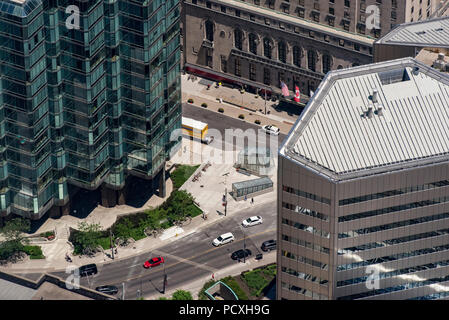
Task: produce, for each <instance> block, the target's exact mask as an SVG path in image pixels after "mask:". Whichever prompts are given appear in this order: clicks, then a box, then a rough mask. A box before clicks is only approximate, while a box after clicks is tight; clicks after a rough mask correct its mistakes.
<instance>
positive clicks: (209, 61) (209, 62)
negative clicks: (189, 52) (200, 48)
mask: <svg viewBox="0 0 449 320" xmlns="http://www.w3.org/2000/svg"><path fill="white" fill-rule="evenodd" d="M212 59H213V58H212V50H207V52H206V65H207V66H208V67H209V68H212V67H213V60H212Z"/></svg>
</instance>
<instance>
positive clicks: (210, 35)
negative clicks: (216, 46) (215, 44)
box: [205, 20, 214, 41]
mask: <svg viewBox="0 0 449 320" xmlns="http://www.w3.org/2000/svg"><path fill="white" fill-rule="evenodd" d="M205 26H206V39H207V40H209V41H214V23H213V22H212V21H210V20H207V21H206V23H205Z"/></svg>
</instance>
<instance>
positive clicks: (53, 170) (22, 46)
mask: <svg viewBox="0 0 449 320" xmlns="http://www.w3.org/2000/svg"><path fill="white" fill-rule="evenodd" d="M73 8H75V9H73ZM77 10H79V15H78V11H77ZM77 17H79V19H77ZM78 21H79V26H78V24H77V23H78ZM179 23H180V1H179V0H168V1H163V0H153V1H151V0H71V1H68V0H0V66H1V69H0V70H1V71H0V158H1V163H0V184H1V186H0V188H1V189H0V210H1V215H2V216H5V215H8V214H9V213H15V214H18V215H22V216H25V217H29V218H32V219H38V218H40V217H42V216H43V215H44V214H45V212H47V211H48V210H49V209H50V208H53V209H52V210H55V208H56V210H62V211H60V212H64V210H66V209H64V208H67V205H68V203H69V192H68V184H70V185H73V186H76V187H79V188H84V189H89V190H94V189H97V188H99V187H100V186H101V188H102V194H103V195H104V196H105V197H106V198H109V200H108V201H107V202H108V203H109V204H111V205H114V204H115V203H117V202H120V201H119V200H118V199H119V198H120V192H121V190H123V188H124V187H125V178H126V177H127V176H128V175H129V174H131V175H135V176H139V177H141V178H144V179H153V180H154V181H156V180H160V181H161V184H160V186H161V187H160V189H162V190H163V192H165V191H164V189H165V187H164V180H165V171H164V166H165V161H166V159H168V158H169V157H170V154H172V153H173V152H175V151H176V150H177V148H179V146H180V137H179V135H178V134H176V132H178V130H176V129H180V127H181V93H180V27H179ZM174 133H175V134H174ZM60 208H61V209H60Z"/></svg>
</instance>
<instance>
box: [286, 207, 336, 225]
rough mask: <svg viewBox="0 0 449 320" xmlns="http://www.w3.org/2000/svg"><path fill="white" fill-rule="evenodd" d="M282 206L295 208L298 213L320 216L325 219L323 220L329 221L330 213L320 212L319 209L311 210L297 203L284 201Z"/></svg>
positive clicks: (290, 208) (319, 217)
mask: <svg viewBox="0 0 449 320" xmlns="http://www.w3.org/2000/svg"><path fill="white" fill-rule="evenodd" d="M282 207H283V208H286V209H289V210H293V211H295V212H296V213H300V214H304V215H306V216H309V217H314V218H318V219H320V220H323V221H329V216H328V215H325V214H322V213H319V212H317V211H314V210H310V209H307V208H302V207H300V206H297V205H294V204H291V203H287V202H282Z"/></svg>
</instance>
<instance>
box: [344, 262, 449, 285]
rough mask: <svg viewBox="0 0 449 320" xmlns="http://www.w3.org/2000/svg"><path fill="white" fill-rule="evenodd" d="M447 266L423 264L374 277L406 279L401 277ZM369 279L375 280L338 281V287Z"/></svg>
mask: <svg viewBox="0 0 449 320" xmlns="http://www.w3.org/2000/svg"><path fill="white" fill-rule="evenodd" d="M447 265H449V260H444V261H440V262H436V263H427V264H423V265H419V266H412V267H408V268H403V269H398V270H392V271H388V272H381V273H379V275H378V276H376V277H374V279H373V280H381V279H388V278H393V277H398V278H404V277H401V275H404V274H408V273H413V272H418V271H424V270H429V269H435V268H439V267H444V266H447ZM368 278H370V279H371V278H373V276H372V275H371V276H370V275H366V276H363V277H358V278H354V279H348V280H343V281H338V282H337V287H343V286H347V285H353V284H357V283H361V282H366V281H367V280H368Z"/></svg>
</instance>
